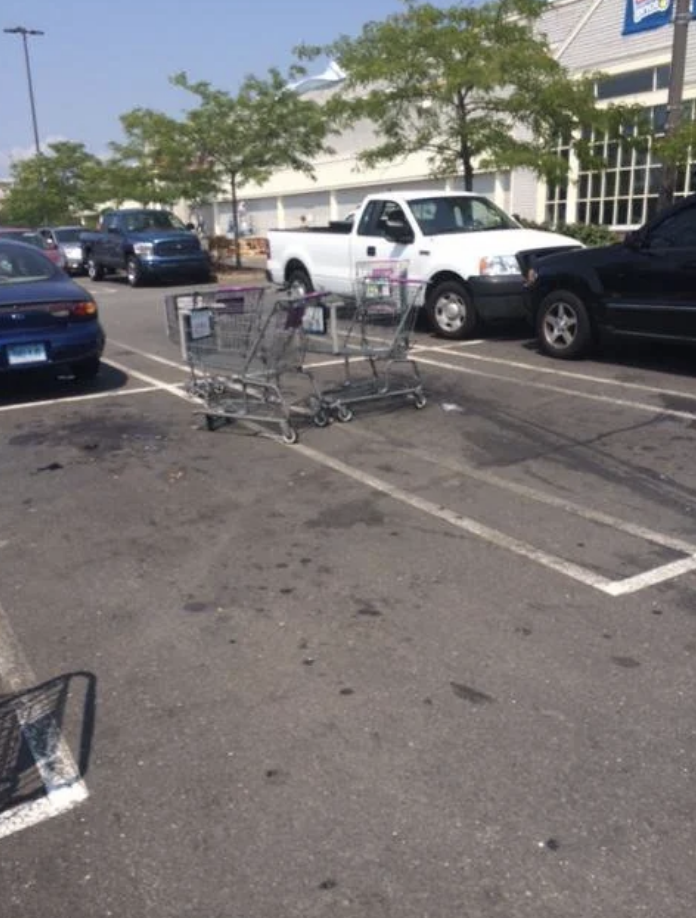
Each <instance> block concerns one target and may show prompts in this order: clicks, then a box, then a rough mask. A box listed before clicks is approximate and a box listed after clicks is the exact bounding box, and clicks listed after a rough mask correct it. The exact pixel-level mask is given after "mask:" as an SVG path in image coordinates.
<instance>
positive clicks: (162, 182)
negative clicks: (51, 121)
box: [104, 108, 215, 206]
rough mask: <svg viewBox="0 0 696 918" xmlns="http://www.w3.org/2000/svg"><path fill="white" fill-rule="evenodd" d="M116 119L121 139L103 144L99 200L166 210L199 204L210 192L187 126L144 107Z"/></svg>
mask: <svg viewBox="0 0 696 918" xmlns="http://www.w3.org/2000/svg"><path fill="white" fill-rule="evenodd" d="M120 121H121V127H122V129H123V133H124V136H125V139H124V141H122V142H120V143H115V142H114V143H111V144H110V145H109V146H110V148H111V151H112V156H111V157H110V158H109V159H108V160H107V161H106V162H105V164H104V184H105V200H107V199H108V200H111V201H113V202H114V203H119V204H120V203H123V201H125V200H127V199H132V200H134V201H138V202H139V203H141V204H143V205H149V204H166V205H170V206H171V205H173V204H175V203H176V202H177V201H179V200H181V199H182V198H184V199H186V200H188V201H198V202H199V201H201V200H204V199H206V198H209V197H210V195H211V194H212V193H213V192H214V189H215V184H214V182H212V180H211V177H210V176H209V175H207V174H206V173H205V171H204V170H201V169H200V168H198V167H197V164H196V162H195V159H196V153H195V149H194V147H193V138H192V136H191V131H190V128H189V125H188V124H186V123H185V122H181V121H177V120H176V119H174V118H170V117H169V116H168V115H165V114H163V113H162V112H157V111H153V110H152V109H146V108H135V109H133V110H132V111H130V112H126V113H125V114H124V115H121V118H120Z"/></svg>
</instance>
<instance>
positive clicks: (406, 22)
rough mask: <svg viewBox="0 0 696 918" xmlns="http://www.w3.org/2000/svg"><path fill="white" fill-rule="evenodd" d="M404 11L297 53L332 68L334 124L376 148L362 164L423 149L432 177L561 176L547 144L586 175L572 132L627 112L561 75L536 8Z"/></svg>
mask: <svg viewBox="0 0 696 918" xmlns="http://www.w3.org/2000/svg"><path fill="white" fill-rule="evenodd" d="M403 2H404V6H405V10H404V12H401V13H398V14H395V15H393V16H389V17H388V18H387V19H386V20H384V21H382V22H370V23H368V24H367V25H365V26H364V27H363V30H362V32H361V34H360V35H359V36H358V37H357V38H355V39H352V38H349V37H346V36H343V37H341V38H339V39H338V40H337V41H335V42H334V43H333V44H331V45H328V46H326V47H308V46H301V47H299V48H297V49H296V53H297V54H298V56H299V57H300V58H301V59H313V58H315V57H317V56H319V55H321V54H325V55H328V56H329V57H331V58H332V59H334V60H336V61H337V62H338V64H339V65H340V67H341V68H342V69H343V70H344V71H345V72H346V74H347V78H346V81H345V83H344V84H343V88H342V90H341V91H339V92H337V93H336V94H335V95H334V97H333V98H332V100H330V102H329V103H328V108H329V110H330V113H331V114H332V115H333V116H335V117H336V118H337V119H339V121H340V123H342V124H343V125H349V124H352V123H354V122H356V121H357V120H359V119H368V120H370V121H371V122H373V123H374V124H375V125H376V127H377V133H378V135H379V138H380V139H379V140H378V142H377V143H376V145H375V146H373V147H371V148H370V149H369V150H366V151H364V152H363V154H362V156H361V159H362V160H363V162H364V163H365V164H367V165H374V164H376V163H378V162H384V161H387V162H388V161H392V160H395V159H397V158H400V157H403V156H406V155H409V154H412V153H416V152H419V151H426V152H427V154H428V157H429V162H430V167H431V171H432V174H433V175H434V176H444V175H452V174H457V173H459V174H462V175H463V177H464V187H465V188H466V189H467V190H471V188H472V185H473V175H474V171H475V169H477V168H478V169H481V170H486V171H487V170H492V169H514V168H529V169H532V170H534V171H535V172H536V173H537V174H539V175H542V176H543V177H544V178H546V179H547V180H548V181H551V182H556V181H560V180H562V179H563V178H564V177H565V176H566V175H567V173H568V169H569V163H568V159H567V158H564V157H563V156H561V155H559V153H558V152H557V147H558V142H559V139H565V140H566V141H567V142H568V143H570V144H571V145H572V146H573V147H574V152H575V153H576V155H577V156H578V158H579V159H580V161H581V163H582V164H583V165H584V166H585V167H587V168H590V167H591V166H592V165H595V163H594V162H593V160H592V155H591V150H590V147H589V144H588V143H587V141H586V140H585V139H583V135H582V132H581V130H580V129H581V128H582V127H583V126H588V125H591V126H596V127H598V128H600V129H601V130H603V131H606V132H609V133H610V134H612V135H613V134H616V133H617V132H618V131H619V129H620V126H621V124H623V123H625V122H626V121H627V119H628V120H630V119H632V118H633V117H635V113H634V111H633V109H630V108H619V107H613V108H610V109H606V110H600V109H598V108H597V106H596V102H595V96H594V80H595V79H596V75H594V76H587V77H585V78H583V79H577V80H576V79H571V78H570V77H569V75H568V74H567V72H566V71H565V69H564V68H563V67H562V65H561V64H559V63H558V61H556V59H555V58H554V56H553V55H552V53H551V51H550V49H549V46H548V44H547V42H546V39H545V38H544V37H543V35H541V34H540V33H539V30H538V29H537V28H536V25H537V23H538V20H539V17H540V16H541V14H542V12H543V11H544V9H545V7H546V3H545V0H488V2H485V3H483V4H482V5H480V6H476V7H474V6H470V5H463V4H457V5H454V6H450V7H448V8H440V7H437V6H434V5H432V4H430V3H417V2H416V0H403Z"/></svg>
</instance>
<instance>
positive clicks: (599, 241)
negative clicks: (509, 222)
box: [515, 217, 621, 247]
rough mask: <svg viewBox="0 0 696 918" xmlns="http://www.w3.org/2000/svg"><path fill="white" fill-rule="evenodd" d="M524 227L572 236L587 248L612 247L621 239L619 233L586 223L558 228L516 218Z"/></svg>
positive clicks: (605, 227) (561, 224)
mask: <svg viewBox="0 0 696 918" xmlns="http://www.w3.org/2000/svg"><path fill="white" fill-rule="evenodd" d="M515 219H517V220H519V222H520V223H521V224H522V226H524V227H526V228H527V229H539V230H545V231H546V232H552V233H562V234H563V235H564V236H570V237H571V238H572V239H577V240H578V242H582V244H583V245H586V246H590V247H592V246H597V245H611V244H612V243H614V242H619V241H620V239H621V237H620V236H619V234H618V233H615V232H614V231H613V230H610V229H609V227H608V226H596V225H593V224H590V225H586V224H584V223H560V224H558V226H552V225H551V224H550V223H535V222H534V221H533V220H525V219H524V218H523V217H516V218H515Z"/></svg>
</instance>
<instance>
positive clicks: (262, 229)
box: [245, 198, 278, 236]
mask: <svg viewBox="0 0 696 918" xmlns="http://www.w3.org/2000/svg"><path fill="white" fill-rule="evenodd" d="M245 201H246V208H247V218H248V220H249V228H250V230H251V232H252V233H253V235H255V236H265V235H266V233H267V232H268V230H269V229H274V228H275V227H276V226H277V225H278V207H277V205H276V201H275V198H271V199H270V200H264V199H259V200H256V201H247V200H246V198H245Z"/></svg>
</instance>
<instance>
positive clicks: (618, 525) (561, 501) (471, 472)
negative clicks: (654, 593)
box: [340, 425, 696, 556]
mask: <svg viewBox="0 0 696 918" xmlns="http://www.w3.org/2000/svg"><path fill="white" fill-rule="evenodd" d="M340 429H341V430H342V431H343V432H345V433H346V434H349V435H351V436H354V437H360V438H362V439H366V440H370V441H371V442H373V443H377V444H381V445H383V446H384V447H385V449H387V448H388V449H389V451H390V452H392V453H403V454H404V455H406V456H412V457H413V458H414V459H419V460H420V461H422V462H427V463H429V464H431V465H437V466H438V467H439V468H444V469H447V470H448V471H450V472H455V473H456V474H457V475H462V476H464V477H466V478H472V479H474V480H475V481H480V482H482V483H483V484H488V485H491V486H492V487H494V488H498V489H500V490H503V491H509V492H510V493H512V494H516V495H517V496H518V497H522V498H526V499H527V500H533V501H535V502H536V503H539V504H545V505H546V506H548V507H556V508H557V509H559V510H562V511H563V512H564V513H569V514H571V515H573V516H577V517H580V518H581V519H584V520H588V521H589V522H592V523H598V524H599V525H601V526H606V527H607V528H609V529H614V530H616V531H617V532H623V533H625V534H626V535H630V536H635V537H636V538H637V539H641V540H642V541H644V542H652V543H653V544H654V545H661V546H662V547H663V548H669V549H672V550H673V551H678V552H681V553H683V554H686V555H694V556H696V543H692V542H686V541H684V540H683V539H678V538H675V537H674V536H670V535H666V534H665V533H661V532H656V531H655V530H654V529H650V528H648V527H647V526H641V525H639V524H637V523H630V522H627V521H626V520H622V519H620V518H619V517H616V516H611V515H610V514H608V513H603V512H602V511H601V510H592V509H591V508H589V507H585V506H583V505H581V504H576V503H574V502H573V501H571V500H568V499H567V498H565V497H556V496H555V495H553V494H546V493H545V492H543V491H537V490H536V488H531V487H529V485H523V484H520V483H519V482H515V481H510V480H508V479H506V478H501V477H500V476H499V475H494V474H493V473H492V472H488V471H486V470H485V469H479V468H476V467H475V466H473V465H469V464H467V463H466V462H462V461H460V460H459V459H452V458H450V457H449V456H438V455H437V454H435V453H433V452H431V451H430V450H428V449H420V448H418V447H409V446H397V445H394V444H393V443H391V442H390V441H388V440H386V439H385V438H383V437H380V436H379V435H378V434H375V433H374V432H372V431H367V430H365V429H359V428H357V427H351V426H349V425H346V426H342V427H341V428H340Z"/></svg>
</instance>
